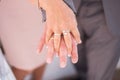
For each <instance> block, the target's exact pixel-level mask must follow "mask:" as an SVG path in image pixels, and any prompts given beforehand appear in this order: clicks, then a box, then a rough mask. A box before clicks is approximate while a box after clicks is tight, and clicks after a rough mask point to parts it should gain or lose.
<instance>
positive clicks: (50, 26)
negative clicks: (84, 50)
mask: <svg viewBox="0 0 120 80" xmlns="http://www.w3.org/2000/svg"><path fill="white" fill-rule="evenodd" d="M41 1H42V0H41ZM45 1H46V0H43V2H41V5H42V8H43V9H45V11H46V37H45V42H46V44H48V42H49V40H50V38H51V36H53V37H54V48H55V52H56V54H57V55H59V54H58V53H59V49H60V41H61V36H63V37H64V41H65V45H66V47H67V51H68V55H69V56H71V51H72V39H71V35H72V36H73V38H74V39H75V41H76V42H77V43H81V40H80V34H79V31H78V29H77V22H76V18H75V15H74V13H73V11H72V10H71V9H70V8H69V7H68V6H67V5H66V4H65V3H64V2H63V0H48V1H46V2H45ZM43 3H44V4H43Z"/></svg>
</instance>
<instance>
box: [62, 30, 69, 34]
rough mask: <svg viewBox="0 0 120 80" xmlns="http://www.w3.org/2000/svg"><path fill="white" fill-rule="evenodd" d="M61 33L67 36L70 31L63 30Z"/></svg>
mask: <svg viewBox="0 0 120 80" xmlns="http://www.w3.org/2000/svg"><path fill="white" fill-rule="evenodd" d="M62 32H63V35H67V34H69V33H70V30H63V31H62Z"/></svg>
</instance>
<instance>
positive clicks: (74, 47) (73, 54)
mask: <svg viewBox="0 0 120 80" xmlns="http://www.w3.org/2000/svg"><path fill="white" fill-rule="evenodd" d="M45 33H46V30H44V33H43V35H42V37H41V40H40V44H39V47H38V53H40V52H41V50H42V48H43V46H44V44H45ZM71 37H72V36H71ZM47 49H48V53H47V63H51V62H52V60H53V58H54V56H56V54H55V50H54V39H53V37H52V38H51V39H50V40H49V42H48V48H47ZM67 55H68V51H67V47H66V44H65V42H64V39H63V37H62V39H61V42H60V50H59V58H60V67H61V68H64V67H66V65H67ZM71 60H72V63H77V61H78V53H77V43H76V41H75V40H74V39H73V38H72V51H71Z"/></svg>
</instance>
